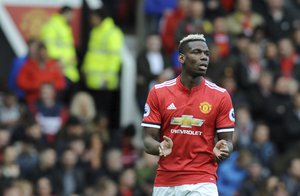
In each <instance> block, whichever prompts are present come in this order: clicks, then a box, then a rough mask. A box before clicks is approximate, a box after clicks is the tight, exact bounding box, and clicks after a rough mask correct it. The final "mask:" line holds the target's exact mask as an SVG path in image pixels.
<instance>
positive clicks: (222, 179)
mask: <svg viewBox="0 0 300 196" xmlns="http://www.w3.org/2000/svg"><path fill="white" fill-rule="evenodd" d="M251 160H252V155H251V152H250V151H248V150H246V149H241V150H238V151H234V152H233V153H232V154H231V156H230V157H229V158H228V159H227V160H225V161H224V162H223V163H222V164H221V165H220V166H219V169H218V177H219V179H218V182H217V184H218V188H219V194H220V195H222V196H223V195H224V196H225V195H235V194H238V191H239V189H240V187H241V185H242V183H243V181H244V180H245V179H246V177H247V175H248V168H249V166H250V164H251Z"/></svg>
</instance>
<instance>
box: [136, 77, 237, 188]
mask: <svg viewBox="0 0 300 196" xmlns="http://www.w3.org/2000/svg"><path fill="white" fill-rule="evenodd" d="M142 126H143V127H153V128H158V129H160V140H161V141H162V140H163V136H164V135H165V136H168V137H170V138H171V139H172V140H173V143H174V145H173V149H172V153H171V154H170V155H169V156H166V157H163V156H161V157H160V159H159V162H158V168H157V172H156V178H155V183H154V185H155V186H177V185H182V184H194V183H201V182H212V183H216V180H217V175H216V170H217V163H216V158H215V155H214V153H213V148H214V145H215V136H216V133H220V132H231V131H234V110H233V106H232V101H231V98H230V95H229V94H228V92H227V91H226V90H225V89H223V88H221V87H219V86H217V85H216V84H214V83H212V82H209V81H207V80H205V79H204V78H203V80H202V81H201V83H200V84H199V85H198V86H196V87H194V88H192V89H191V90H189V89H188V88H186V87H185V86H183V84H182V83H181V80H180V76H178V77H177V78H175V79H173V80H170V81H166V82H164V83H161V84H158V85H155V86H154V87H153V88H152V89H151V90H150V92H149V95H148V98H147V102H146V105H145V112H144V119H143V122H142Z"/></svg>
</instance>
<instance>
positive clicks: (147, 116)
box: [141, 88, 161, 129]
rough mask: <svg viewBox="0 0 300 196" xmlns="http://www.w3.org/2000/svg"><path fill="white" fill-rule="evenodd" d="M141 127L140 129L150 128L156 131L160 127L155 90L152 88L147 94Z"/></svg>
mask: <svg viewBox="0 0 300 196" xmlns="http://www.w3.org/2000/svg"><path fill="white" fill-rule="evenodd" d="M141 125H142V127H152V128H157V129H160V127H161V113H160V111H159V101H158V97H157V93H156V90H155V88H152V89H151V90H150V92H149V94H148V98H147V101H146V104H145V108H144V117H143V122H142V124H141Z"/></svg>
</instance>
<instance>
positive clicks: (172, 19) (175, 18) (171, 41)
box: [160, 0, 189, 56]
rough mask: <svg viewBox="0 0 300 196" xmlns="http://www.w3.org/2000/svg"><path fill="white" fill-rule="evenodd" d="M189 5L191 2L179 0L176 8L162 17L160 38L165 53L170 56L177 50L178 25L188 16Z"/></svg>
mask: <svg viewBox="0 0 300 196" xmlns="http://www.w3.org/2000/svg"><path fill="white" fill-rule="evenodd" d="M188 4H189V0H177V6H176V8H175V9H174V10H171V11H166V12H165V14H164V15H163V17H162V21H161V25H160V26H161V27H160V36H161V40H162V47H163V49H164V52H165V53H166V54H167V55H169V56H170V55H172V54H173V53H174V51H176V50H177V44H176V41H175V32H176V29H177V27H178V23H179V22H180V21H181V20H182V19H183V18H184V17H185V15H186V14H187V13H186V12H187V9H188Z"/></svg>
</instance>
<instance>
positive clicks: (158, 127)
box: [141, 122, 161, 129]
mask: <svg viewBox="0 0 300 196" xmlns="http://www.w3.org/2000/svg"><path fill="white" fill-rule="evenodd" d="M141 126H142V127H150V128H157V129H160V127H161V126H160V124H156V123H149V122H142V124H141Z"/></svg>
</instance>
